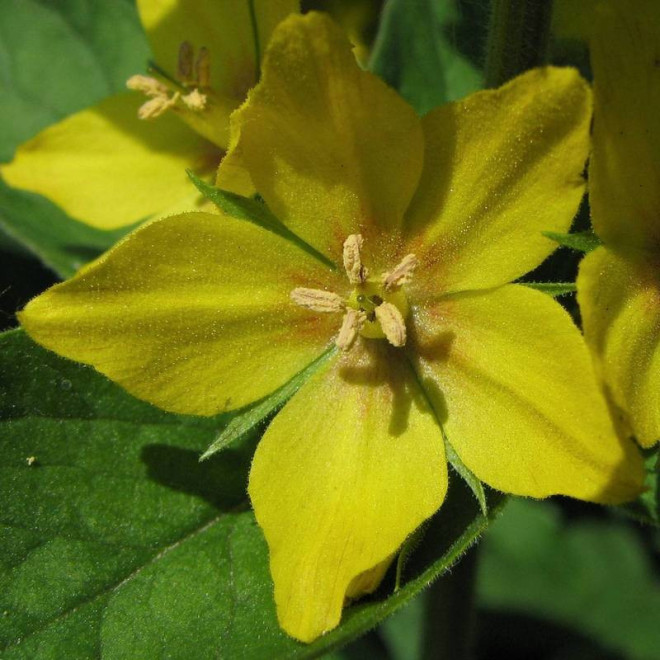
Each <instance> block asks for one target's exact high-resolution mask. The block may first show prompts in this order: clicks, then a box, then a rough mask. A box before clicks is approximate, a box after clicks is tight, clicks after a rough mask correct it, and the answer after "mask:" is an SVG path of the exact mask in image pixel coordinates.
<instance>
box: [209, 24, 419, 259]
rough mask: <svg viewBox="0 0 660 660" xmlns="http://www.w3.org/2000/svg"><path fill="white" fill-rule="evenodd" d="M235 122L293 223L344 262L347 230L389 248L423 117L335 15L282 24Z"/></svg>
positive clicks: (408, 192) (259, 174) (269, 198)
mask: <svg viewBox="0 0 660 660" xmlns="http://www.w3.org/2000/svg"><path fill="white" fill-rule="evenodd" d="M234 123H235V124H236V126H235V127H234V128H235V130H239V131H240V146H241V148H242V155H243V158H244V161H245V164H246V166H247V169H248V171H249V174H250V176H251V178H252V182H253V183H254V186H255V188H256V190H257V191H258V192H259V193H260V194H261V195H262V196H263V197H264V199H265V200H266V202H267V203H268V206H269V207H270V208H271V210H272V211H273V212H274V213H275V215H276V216H277V217H278V218H279V219H280V220H281V221H282V222H284V223H285V224H286V225H287V226H288V227H289V228H290V229H292V230H293V231H294V232H295V233H297V234H298V235H299V236H301V237H302V238H304V239H305V240H306V241H307V242H308V243H310V244H312V245H314V247H316V248H317V249H319V250H320V251H321V252H325V253H326V254H327V255H328V256H329V257H331V258H333V259H335V260H338V261H339V262H341V248H342V243H343V241H344V240H345V239H346V237H347V236H348V235H350V234H356V233H361V234H362V235H363V236H364V238H365V243H366V246H367V249H368V250H378V248H379V247H381V248H382V249H383V250H385V249H386V246H385V245H384V243H385V242H384V240H383V238H384V236H383V233H384V232H390V231H394V230H396V229H397V228H398V227H399V225H400V223H401V219H402V215H403V212H404V210H405V208H406V207H407V205H408V203H409V201H410V199H411V197H412V195H413V192H414V190H415V187H416V185H417V181H418V179H419V174H420V171H421V165H422V156H423V154H422V152H423V146H422V133H421V127H420V124H419V120H418V118H417V117H416V115H415V113H414V111H413V110H412V108H411V107H410V106H408V105H407V104H406V103H405V102H404V101H403V100H402V99H401V98H400V97H399V96H398V95H397V94H396V93H395V92H394V91H393V90H391V89H389V88H388V87H387V86H386V85H385V84H384V83H383V82H382V81H381V80H379V79H378V78H377V77H376V76H374V75H372V74H370V73H368V72H366V71H362V70H361V69H360V68H359V67H358V65H357V64H356V62H355V58H354V56H353V53H352V52H351V46H350V44H349V42H348V41H347V39H346V38H345V36H344V35H343V34H342V32H341V31H340V30H339V28H338V27H337V26H335V25H334V24H333V23H332V21H331V20H330V19H329V18H327V17H326V16H323V15H321V14H314V13H312V14H308V15H307V16H304V17H300V16H292V17H290V18H288V19H286V20H285V21H283V22H282V23H281V24H280V26H279V27H278V28H277V29H276V30H275V32H274V34H273V38H272V39H271V42H270V45H269V48H268V51H267V53H266V56H265V59H264V64H263V76H262V80H261V83H260V84H259V85H258V86H257V87H256V88H255V89H254V90H253V91H252V92H251V94H250V97H249V99H248V101H247V103H246V104H245V105H244V106H243V107H242V108H241V109H239V110H238V111H237V113H236V114H235V115H234ZM219 180H220V185H221V186H222V168H221V174H220V179H219ZM378 237H380V242H379V241H378ZM372 262H373V260H372Z"/></svg>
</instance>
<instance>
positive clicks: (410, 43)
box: [369, 0, 483, 115]
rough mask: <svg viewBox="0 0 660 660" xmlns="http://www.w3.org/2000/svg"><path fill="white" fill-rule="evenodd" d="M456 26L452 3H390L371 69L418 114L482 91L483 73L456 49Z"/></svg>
mask: <svg viewBox="0 0 660 660" xmlns="http://www.w3.org/2000/svg"><path fill="white" fill-rule="evenodd" d="M458 23H459V12H458V11H457V4H456V2H455V1H454V0H388V1H387V2H386V3H385V7H384V9H383V13H382V17H381V25H380V31H379V33H378V36H377V38H376V42H375V44H374V50H373V53H372V56H371V61H370V64H369V68H370V69H371V70H372V71H373V72H374V73H376V74H378V75H379V76H380V77H381V78H383V80H385V81H386V82H387V83H388V84H389V85H391V86H392V87H394V88H395V89H396V90H397V91H398V92H399V93H400V94H401V96H403V98H405V99H406V100H407V101H408V102H409V103H410V104H411V105H412V106H413V107H414V108H415V110H417V112H418V113H419V114H420V115H423V114H425V113H426V112H428V111H429V110H431V108H434V107H436V106H438V105H441V104H442V103H446V102H447V101H453V100H456V99H459V98H462V97H463V96H466V95H467V94H469V93H471V92H474V91H476V90H477V89H480V88H481V86H482V82H483V80H482V75H481V72H480V71H479V69H478V68H477V67H476V66H475V65H474V64H473V63H472V62H471V61H470V60H469V59H468V58H467V57H466V55H464V54H463V53H461V52H460V51H459V49H458V47H457V24H458ZM470 38H471V40H472V41H473V42H475V41H477V40H478V32H477V30H474V31H473V32H472V34H471V35H470Z"/></svg>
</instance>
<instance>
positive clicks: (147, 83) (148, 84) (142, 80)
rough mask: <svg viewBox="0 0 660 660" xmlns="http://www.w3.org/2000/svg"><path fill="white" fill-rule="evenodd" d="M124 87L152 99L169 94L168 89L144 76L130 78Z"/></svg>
mask: <svg viewBox="0 0 660 660" xmlns="http://www.w3.org/2000/svg"><path fill="white" fill-rule="evenodd" d="M126 87H128V89H131V90H133V91H135V92H142V93H143V94H146V95H147V96H152V97H159V96H167V95H168V92H169V89H168V88H167V87H166V86H165V85H163V83H162V82H160V81H159V80H156V79H155V78H152V77H151V76H144V75H135V76H131V77H130V78H129V79H128V80H127V81H126Z"/></svg>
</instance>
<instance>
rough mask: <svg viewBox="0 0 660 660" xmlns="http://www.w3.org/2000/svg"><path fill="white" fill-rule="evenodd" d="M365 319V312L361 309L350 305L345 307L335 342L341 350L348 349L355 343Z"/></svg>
mask: <svg viewBox="0 0 660 660" xmlns="http://www.w3.org/2000/svg"><path fill="white" fill-rule="evenodd" d="M366 320H367V316H366V314H365V313H364V312H363V311H362V310H357V309H353V308H352V307H347V308H346V313H345V314H344V318H343V319H342V323H341V328H340V329H339V334H338V335H337V339H335V344H336V345H337V347H338V348H340V349H341V350H342V351H348V350H349V349H350V348H351V346H353V344H354V343H355V340H356V339H357V336H358V334H359V333H360V330H361V328H362V326H363V325H364V323H365V321H366Z"/></svg>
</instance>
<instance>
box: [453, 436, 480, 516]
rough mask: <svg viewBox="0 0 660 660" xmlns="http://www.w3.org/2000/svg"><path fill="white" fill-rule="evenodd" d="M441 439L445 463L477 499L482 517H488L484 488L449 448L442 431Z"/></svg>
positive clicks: (454, 451)
mask: <svg viewBox="0 0 660 660" xmlns="http://www.w3.org/2000/svg"><path fill="white" fill-rule="evenodd" d="M442 437H443V438H444V441H445V454H446V455H447V462H448V463H449V465H451V466H452V467H453V468H454V470H456V472H457V473H458V474H459V476H460V477H461V479H463V481H464V482H465V483H466V484H467V485H468V487H469V489H470V490H471V491H472V494H473V495H474V496H475V497H476V498H477V502H479V508H480V509H481V513H482V514H483V515H484V517H488V502H487V501H486V493H485V491H484V486H483V484H482V483H481V481H479V479H477V477H475V475H474V474H473V473H472V471H471V470H470V469H468V467H467V466H466V465H465V463H463V461H462V460H461V459H460V456H459V455H458V454H457V453H456V450H455V449H454V448H453V447H452V446H451V443H450V442H449V439H448V438H447V435H446V433H445V430H444V429H442Z"/></svg>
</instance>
